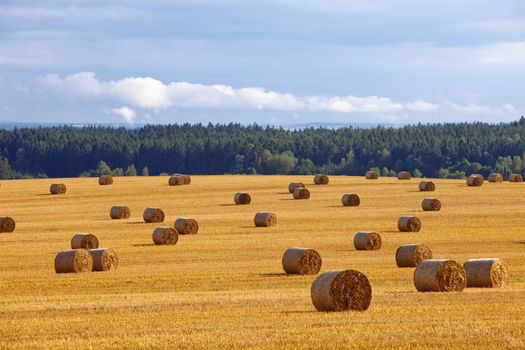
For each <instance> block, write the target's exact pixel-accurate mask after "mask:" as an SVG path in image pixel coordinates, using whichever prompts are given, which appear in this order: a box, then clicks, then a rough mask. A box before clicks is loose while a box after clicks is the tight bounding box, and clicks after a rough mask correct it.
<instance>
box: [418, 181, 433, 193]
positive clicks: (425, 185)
mask: <svg viewBox="0 0 525 350" xmlns="http://www.w3.org/2000/svg"><path fill="white" fill-rule="evenodd" d="M419 190H420V191H435V190H436V185H434V183H433V182H432V181H421V182H420V183H419Z"/></svg>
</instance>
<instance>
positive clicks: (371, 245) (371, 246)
mask: <svg viewBox="0 0 525 350" xmlns="http://www.w3.org/2000/svg"><path fill="white" fill-rule="evenodd" d="M354 247H355V249H356V250H379V249H381V236H380V235H379V234H377V233H376V232H371V231H362V232H357V233H356V234H355V236H354Z"/></svg>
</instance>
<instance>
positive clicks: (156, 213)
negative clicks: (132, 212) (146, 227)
mask: <svg viewBox="0 0 525 350" xmlns="http://www.w3.org/2000/svg"><path fill="white" fill-rule="evenodd" d="M142 217H143V218H144V221H145V222H150V223H151V222H163V221H164V212H163V211H162V209H160V208H146V209H145V210H144V214H143V215H142Z"/></svg>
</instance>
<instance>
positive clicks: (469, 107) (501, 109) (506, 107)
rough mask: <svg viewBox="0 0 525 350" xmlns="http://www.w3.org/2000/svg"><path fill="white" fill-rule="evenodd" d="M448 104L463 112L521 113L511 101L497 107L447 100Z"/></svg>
mask: <svg viewBox="0 0 525 350" xmlns="http://www.w3.org/2000/svg"><path fill="white" fill-rule="evenodd" d="M447 105H448V106H449V107H450V108H451V109H452V110H453V111H454V112H458V113H462V114H485V115H505V114H517V113H519V112H518V110H517V109H516V108H515V107H514V106H513V105H512V104H510V103H505V104H503V105H501V106H497V107H492V106H488V105H480V104H475V103H468V104H466V105H459V104H456V103H451V102H447Z"/></svg>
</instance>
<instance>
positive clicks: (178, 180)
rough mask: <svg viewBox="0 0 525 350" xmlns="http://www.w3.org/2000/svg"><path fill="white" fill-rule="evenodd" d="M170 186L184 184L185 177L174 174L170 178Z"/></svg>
mask: <svg viewBox="0 0 525 350" xmlns="http://www.w3.org/2000/svg"><path fill="white" fill-rule="evenodd" d="M168 184H169V185H170V186H182V185H184V177H183V176H182V175H172V176H170V178H169V180H168Z"/></svg>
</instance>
